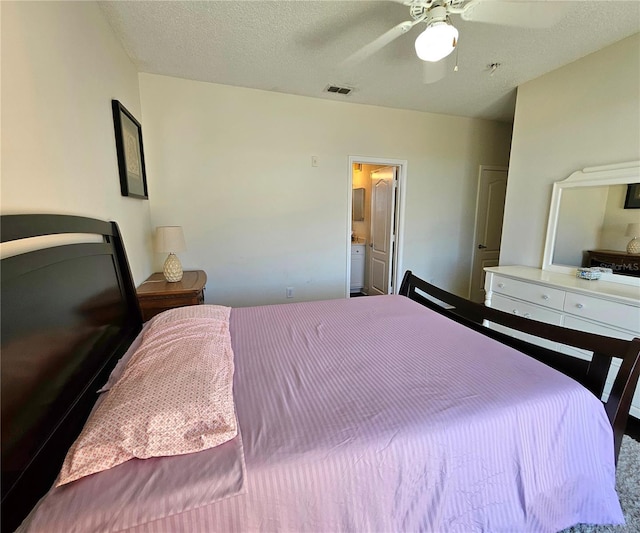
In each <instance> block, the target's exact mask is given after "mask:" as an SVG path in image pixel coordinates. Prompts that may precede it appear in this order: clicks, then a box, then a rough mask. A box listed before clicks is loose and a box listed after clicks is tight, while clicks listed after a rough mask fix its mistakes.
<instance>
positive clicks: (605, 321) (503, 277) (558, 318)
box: [485, 266, 640, 418]
mask: <svg viewBox="0 0 640 533" xmlns="http://www.w3.org/2000/svg"><path fill="white" fill-rule="evenodd" d="M485 271H486V279H485V291H486V297H485V298H486V299H485V305H487V306H489V307H493V308H495V309H500V310H501V311H506V312H508V313H513V314H516V315H520V316H523V317H525V318H531V319H533V320H539V321H541V322H547V323H549V324H556V325H558V326H565V327H567V328H572V329H578V330H581V331H589V332H591V333H597V334H600V335H607V336H609V337H617V338H621V339H631V338H633V337H640V287H638V286H632V285H622V284H619V283H611V282H606V281H601V280H593V281H589V280H584V279H579V278H576V277H575V276H572V275H569V274H563V273H556V272H549V271H546V270H541V269H538V268H531V267H524V266H503V267H490V268H485ZM491 327H494V328H495V329H500V330H502V331H505V332H507V333H509V334H514V335H516V336H518V337H520V338H523V339H525V340H531V341H533V342H535V343H536V344H541V345H544V346H547V347H549V348H551V349H554V350H558V351H560V352H563V353H571V354H573V355H577V356H579V357H582V358H583V359H589V358H590V355H589V354H587V353H585V352H582V351H580V350H577V349H575V348H572V347H569V346H564V345H558V344H557V343H553V342H549V341H541V340H540V339H537V338H536V337H530V336H528V335H525V334H522V333H514V332H513V331H512V330H507V329H506V328H503V327H502V326H498V325H496V324H493V325H491ZM618 368H619V364H618V361H616V360H614V361H613V364H612V368H611V371H610V373H609V376H608V378H607V385H606V387H605V390H604V395H603V399H604V400H606V399H607V397H608V395H609V391H610V390H611V385H612V383H613V379H614V378H615V373H616V372H617V370H618ZM630 413H631V414H632V415H633V416H635V417H638V418H640V387H639V388H637V389H636V393H635V396H634V398H633V402H632V406H631V410H630Z"/></svg>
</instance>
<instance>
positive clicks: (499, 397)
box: [0, 215, 640, 533]
mask: <svg viewBox="0 0 640 533" xmlns="http://www.w3.org/2000/svg"><path fill="white" fill-rule="evenodd" d="M0 229H1V231H2V242H3V243H11V244H12V245H15V244H16V242H23V241H26V242H31V241H33V240H34V239H33V237H37V236H41V235H52V234H53V235H58V234H66V233H68V234H74V235H78V234H82V235H91V236H92V238H91V239H86V240H87V241H90V242H82V243H74V244H65V245H59V244H55V245H53V246H50V245H47V246H50V247H47V248H43V247H42V246H43V245H41V244H40V242H39V240H38V239H43V237H38V239H36V241H38V242H37V248H38V249H36V250H32V251H28V252H24V253H19V254H18V255H15V256H11V257H7V258H5V259H3V260H2V271H1V275H2V301H1V302H2V352H1V356H2V429H3V431H2V493H3V494H2V528H3V530H14V529H16V528H19V530H20V531H47V532H49V531H65V532H68V531H83V532H89V531H129V532H134V531H135V532H138V531H140V532H142V531H254V530H260V531H414V530H420V531H464V532H465V533H466V532H469V531H536V532H541V531H557V530H560V529H562V528H564V527H569V526H571V525H573V524H575V523H579V522H587V523H613V524H615V523H621V522H622V520H623V517H622V513H621V510H620V506H619V503H618V500H617V496H616V493H615V488H614V485H615V458H616V456H617V451H618V449H619V444H620V439H621V436H622V433H621V432H623V431H624V425H625V423H626V418H627V414H628V409H629V404H630V401H631V397H632V395H633V391H634V389H635V386H636V383H637V380H638V373H639V372H640V366H639V363H638V360H639V358H640V340H638V339H635V340H633V341H620V340H616V339H607V338H606V337H600V336H596V335H588V334H587V335H582V334H579V333H576V332H570V335H569V337H567V330H565V329H563V328H547V327H546V326H542V325H538V324H533V327H534V328H538V327H539V328H541V329H540V330H539V331H537V333H538V335H542V336H545V337H549V338H554V339H555V338H561V339H562V341H563V342H565V343H568V344H572V345H576V346H578V347H581V348H591V349H592V350H593V351H594V357H593V360H592V363H591V364H582V363H580V360H576V361H575V363H576V364H575V365H573V364H568V363H567V361H568V358H567V356H565V355H562V356H561V358H560V359H557V358H555V357H554V355H555V354H553V353H552V352H549V351H548V350H543V349H539V348H536V347H535V346H533V345H528V344H526V343H522V342H521V341H516V340H514V339H511V338H509V337H507V336H505V335H503V334H499V333H497V332H496V331H495V330H492V329H491V328H490V327H487V325H489V324H490V323H502V324H505V325H507V326H510V327H516V328H521V327H523V325H522V323H521V321H518V320H515V321H514V320H513V319H512V317H510V316H509V315H505V316H503V314H502V313H499V312H497V311H495V310H490V309H487V310H486V311H488V312H489V315H485V314H484V313H485V308H483V307H482V306H475V305H473V304H471V303H470V302H467V301H466V300H462V299H458V298H456V297H455V296H453V295H450V294H449V293H446V292H444V291H440V290H439V289H437V288H435V287H433V286H431V285H429V284H426V283H425V282H424V281H422V280H420V279H418V278H417V277H415V276H413V275H412V274H411V273H410V272H408V273H407V274H406V275H405V279H404V282H403V285H402V288H401V291H400V292H401V294H399V295H388V296H376V297H368V298H354V299H343V300H328V301H319V302H303V303H294V304H286V305H272V306H260V307H247V308H234V309H230V310H226V311H225V310H224V309H222V308H219V307H217V306H194V307H192V308H184V310H182V311H180V312H179V313H175V314H172V312H168V313H165V314H162V315H159V316H158V318H159V320H158V321H157V323H154V321H153V320H152V321H150V322H148V323H146V324H144V325H143V324H142V319H141V315H140V311H139V308H138V306H137V300H136V298H135V287H134V284H133V282H132V280H131V275H130V272H129V267H128V262H127V258H126V252H125V250H124V246H123V244H122V239H121V236H120V233H119V230H118V227H117V224H115V223H113V222H104V221H98V220H93V219H88V218H82V217H72V216H62V215H8V216H3V217H2V221H1V226H0ZM94 235H98V236H99V237H100V239H99V242H96V240H95V238H94V237H93V236H94ZM434 299H435V301H434ZM225 312H226V313H227V315H226V316H227V317H228V319H227V320H228V322H227V323H228V335H229V339H230V343H231V346H232V356H233V364H234V371H233V390H232V395H233V402H234V404H233V415H234V416H235V422H236V423H237V427H236V430H237V431H236V432H235V433H234V434H233V435H232V436H230V437H229V438H228V440H225V441H224V442H223V443H221V444H219V445H215V446H212V447H208V448H206V449H203V450H202V451H198V452H194V453H184V454H180V455H174V456H162V457H151V458H148V459H135V458H134V459H131V460H128V461H124V462H122V463H120V464H118V465H116V466H113V467H111V468H108V469H105V470H104V471H101V472H98V473H93V474H90V475H85V476H83V477H80V478H79V479H76V480H74V481H71V482H69V483H65V484H62V485H60V486H55V484H56V483H58V482H59V481H60V476H61V475H62V474H61V473H60V472H61V467H62V472H64V466H63V462H64V465H66V464H67V462H66V461H65V457H66V456H67V455H68V453H70V452H69V450H70V448H72V449H73V446H75V444H74V441H76V438H77V437H78V435H79V434H81V432H83V433H82V434H84V432H85V431H86V430H87V427H89V426H90V425H91V421H92V420H93V417H92V418H90V419H89V422H87V418H88V417H89V415H90V413H91V412H92V410H93V416H95V414H96V413H97V412H98V411H100V410H102V409H103V408H104V406H105V405H106V404H108V402H109V398H110V397H111V396H112V395H113V394H114V390H115V389H116V388H117V387H119V386H120V384H121V383H123V382H124V381H125V374H127V372H129V371H130V369H131V368H132V367H135V365H134V364H133V361H134V360H135V361H138V359H136V358H137V357H139V354H140V353H143V352H144V353H148V354H152V355H153V357H156V356H158V357H167V354H164V353H163V354H160V353H159V352H160V351H161V350H158V349H156V348H155V345H152V344H149V343H150V342H151V339H154V338H155V337H154V336H153V335H154V334H155V333H154V332H158V331H159V332H160V334H162V335H164V334H165V332H166V331H168V330H171V331H172V332H174V333H175V332H179V331H182V329H184V330H185V331H186V330H187V329H188V328H192V327H193V328H194V329H193V331H200V330H199V329H196V328H199V327H200V326H201V322H202V323H203V324H204V322H203V321H206V320H213V318H211V316H213V315H211V314H215V315H216V317H217V316H218V314H219V313H225ZM180 313H182V314H180ZM185 313H186V314H185ZM202 313H204V315H206V316H204V315H202ZM210 315H211V316H210ZM154 320H155V319H154ZM215 320H218V318H216V319H215ZM198 321H200V322H198ZM196 322H198V323H197V324H196ZM524 322H527V324H525V327H531V321H524ZM216 323H217V322H216ZM206 324H209V322H206ZM205 330H206V328H205ZM141 331H142V333H141ZM189 331H191V329H189ZM208 331H209V330H206V331H205V332H204V333H203V335H209V333H208ZM221 331H222V330H221ZM199 334H200V333H197V334H196V333H194V335H196V336H197V335H199ZM225 334H226V333H225ZM189 335H191V334H189ZM185 337H187V335H185ZM189 338H194V336H193V335H191V336H189ZM172 339H173V340H172V343H173V344H172V346H177V347H178V348H177V349H181V350H185V348H184V347H183V346H181V344H180V341H181V337H180V335H179V334H176V335H174V337H173V338H172ZM160 344H166V342H165V341H162V342H160ZM189 346H192V345H189ZM145 350H146V351H145ZM189 350H191V348H189ZM187 355H188V354H187ZM611 357H620V358H621V359H622V364H621V367H620V371H619V372H618V376H617V378H616V382H615V384H614V387H613V389H612V392H611V394H610V396H609V398H608V400H607V402H606V404H603V403H602V402H601V401H600V399H599V398H600V395H601V394H602V387H603V386H604V379H605V377H606V373H607V371H608V367H609V364H610V361H611ZM166 361H168V362H166ZM181 361H182V359H180V358H176V357H174V356H171V357H170V358H167V359H166V360H165V363H164V364H167V365H173V366H171V369H172V371H170V372H165V374H167V375H168V376H171V375H173V373H174V372H173V369H174V368H175V372H176V373H178V371H179V370H180V367H181V366H182V367H189V366H190V364H180V362H181ZM545 363H546V364H545ZM551 366H555V367H556V368H557V369H558V370H560V371H558V370H556V369H554V368H551ZM167 368H168V367H167ZM187 370H189V368H187ZM197 374H198V373H196V372H192V373H191V377H192V378H193V379H197V378H198V375H197ZM183 389H185V390H187V389H189V387H188V386H186V385H185V386H183ZM98 391H103V392H98ZM85 424H86V425H85ZM83 427H84V430H83ZM230 435H231V434H230ZM72 445H73V446H72Z"/></svg>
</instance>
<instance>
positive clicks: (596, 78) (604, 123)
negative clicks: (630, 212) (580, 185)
mask: <svg viewBox="0 0 640 533" xmlns="http://www.w3.org/2000/svg"><path fill="white" fill-rule="evenodd" d="M638 159H640V34H636V35H634V36H631V37H629V38H627V39H624V40H622V41H620V42H618V43H616V44H614V45H612V46H609V47H607V48H605V49H603V50H600V51H598V52H595V53H594V54H591V55H589V56H587V57H584V58H582V59H580V60H578V61H575V62H574V63H571V64H569V65H567V66H565V67H562V68H560V69H558V70H555V71H553V72H551V73H549V74H546V75H545V76H542V77H540V78H537V79H535V80H533V81H530V82H528V83H526V84H524V85H522V86H521V87H520V88H519V89H518V99H517V103H516V113H515V122H514V128H513V141H512V148H511V160H510V164H509V180H508V183H507V199H506V206H505V217H504V230H503V233H502V247H501V252H500V264H502V265H512V264H522V265H530V266H535V267H539V266H541V264H542V254H543V249H544V239H545V234H546V226H547V217H548V214H549V203H550V201H551V189H552V184H553V182H555V181H558V180H563V179H565V178H567V177H568V176H569V175H570V174H571V173H572V172H574V171H575V170H579V169H582V168H585V167H589V166H597V165H605V164H609V163H619V162H623V161H634V160H638Z"/></svg>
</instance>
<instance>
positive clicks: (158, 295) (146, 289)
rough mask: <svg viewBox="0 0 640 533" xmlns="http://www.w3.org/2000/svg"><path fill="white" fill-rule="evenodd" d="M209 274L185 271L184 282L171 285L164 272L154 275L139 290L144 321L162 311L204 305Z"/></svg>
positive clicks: (199, 271)
mask: <svg viewBox="0 0 640 533" xmlns="http://www.w3.org/2000/svg"><path fill="white" fill-rule="evenodd" d="M206 283H207V274H206V273H205V272H204V271H203V270H189V271H185V272H184V274H183V276H182V280H181V281H176V282H175V283H170V282H168V281H166V280H165V279H164V275H163V274H162V272H156V273H155V274H152V275H151V276H150V277H149V278H148V279H147V280H146V281H145V282H144V283H143V284H142V285H140V286H139V287H138V289H137V293H138V301H139V302H140V309H141V311H142V319H143V320H144V321H145V322H146V321H147V320H149V319H150V318H152V317H154V316H156V315H157V314H158V313H161V312H162V311H166V310H167V309H173V308H174V307H182V306H185V305H200V304H203V303H204V286H205V284H206Z"/></svg>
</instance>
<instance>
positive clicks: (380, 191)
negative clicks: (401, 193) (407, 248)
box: [369, 167, 396, 295]
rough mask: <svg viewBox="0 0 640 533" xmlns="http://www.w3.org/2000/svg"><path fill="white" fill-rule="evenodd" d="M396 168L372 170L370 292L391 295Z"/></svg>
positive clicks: (371, 293)
mask: <svg viewBox="0 0 640 533" xmlns="http://www.w3.org/2000/svg"><path fill="white" fill-rule="evenodd" d="M395 192H396V167H385V168H381V169H378V170H374V171H373V172H371V234H370V242H369V247H370V248H369V251H370V254H369V294H370V295H373V294H390V293H391V292H392V290H391V280H392V275H393V272H392V269H391V265H392V256H393V246H394V227H395V222H394V221H395Z"/></svg>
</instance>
